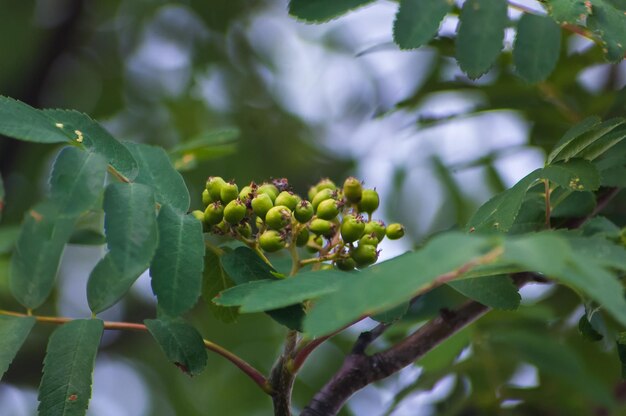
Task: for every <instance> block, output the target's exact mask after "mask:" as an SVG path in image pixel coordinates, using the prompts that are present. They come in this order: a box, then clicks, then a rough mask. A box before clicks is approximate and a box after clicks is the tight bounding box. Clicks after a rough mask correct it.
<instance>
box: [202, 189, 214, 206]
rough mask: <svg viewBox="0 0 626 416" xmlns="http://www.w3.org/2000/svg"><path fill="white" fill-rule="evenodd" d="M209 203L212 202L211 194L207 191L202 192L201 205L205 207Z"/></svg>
mask: <svg viewBox="0 0 626 416" xmlns="http://www.w3.org/2000/svg"><path fill="white" fill-rule="evenodd" d="M211 202H213V198H211V194H210V193H209V190H208V189H205V190H204V191H202V204H203V205H204V206H205V207H206V206H207V205H209V204H210V203H211Z"/></svg>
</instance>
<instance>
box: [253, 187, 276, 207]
mask: <svg viewBox="0 0 626 416" xmlns="http://www.w3.org/2000/svg"><path fill="white" fill-rule="evenodd" d="M256 193H257V195H260V194H267V195H268V196H269V197H270V198H271V199H272V204H273V203H274V201H275V200H276V197H277V196H278V188H277V187H276V185H273V184H271V183H264V184H263V185H261V186H259V188H258V189H257V190H256Z"/></svg>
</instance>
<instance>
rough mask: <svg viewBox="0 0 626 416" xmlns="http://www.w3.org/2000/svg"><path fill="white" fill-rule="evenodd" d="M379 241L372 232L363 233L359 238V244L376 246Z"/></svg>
mask: <svg viewBox="0 0 626 416" xmlns="http://www.w3.org/2000/svg"><path fill="white" fill-rule="evenodd" d="M379 242H380V241H379V240H378V238H377V237H376V235H375V234H374V233H372V234H363V236H362V237H361V238H360V239H359V245H360V246H363V245H367V246H374V247H376V246H377V245H378V243H379Z"/></svg>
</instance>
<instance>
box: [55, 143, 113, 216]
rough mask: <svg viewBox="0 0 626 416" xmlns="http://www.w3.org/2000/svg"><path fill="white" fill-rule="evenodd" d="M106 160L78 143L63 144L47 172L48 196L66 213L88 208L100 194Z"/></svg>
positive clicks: (73, 213) (69, 213)
mask: <svg viewBox="0 0 626 416" xmlns="http://www.w3.org/2000/svg"><path fill="white" fill-rule="evenodd" d="M106 168H107V162H106V160H105V159H104V158H103V157H102V156H100V155H98V154H96V153H89V152H85V151H83V150H81V149H79V148H77V147H66V148H64V149H63V150H61V152H60V153H59V155H58V156H57V158H56V160H55V162H54V166H53V168H52V174H51V176H50V199H51V200H52V201H53V202H55V203H56V205H57V206H58V207H59V210H60V211H61V212H63V213H64V214H65V215H78V214H80V213H81V212H84V211H87V210H88V209H89V208H91V207H92V206H93V205H94V204H95V203H96V201H97V200H98V199H99V198H100V194H101V193H102V189H103V188H104V177H105V175H106Z"/></svg>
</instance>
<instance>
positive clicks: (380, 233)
mask: <svg viewBox="0 0 626 416" xmlns="http://www.w3.org/2000/svg"><path fill="white" fill-rule="evenodd" d="M385 232H386V228H385V223H384V222H382V221H369V222H368V223H367V224H365V230H363V233H364V234H375V235H376V238H378V241H382V239H383V238H385Z"/></svg>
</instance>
